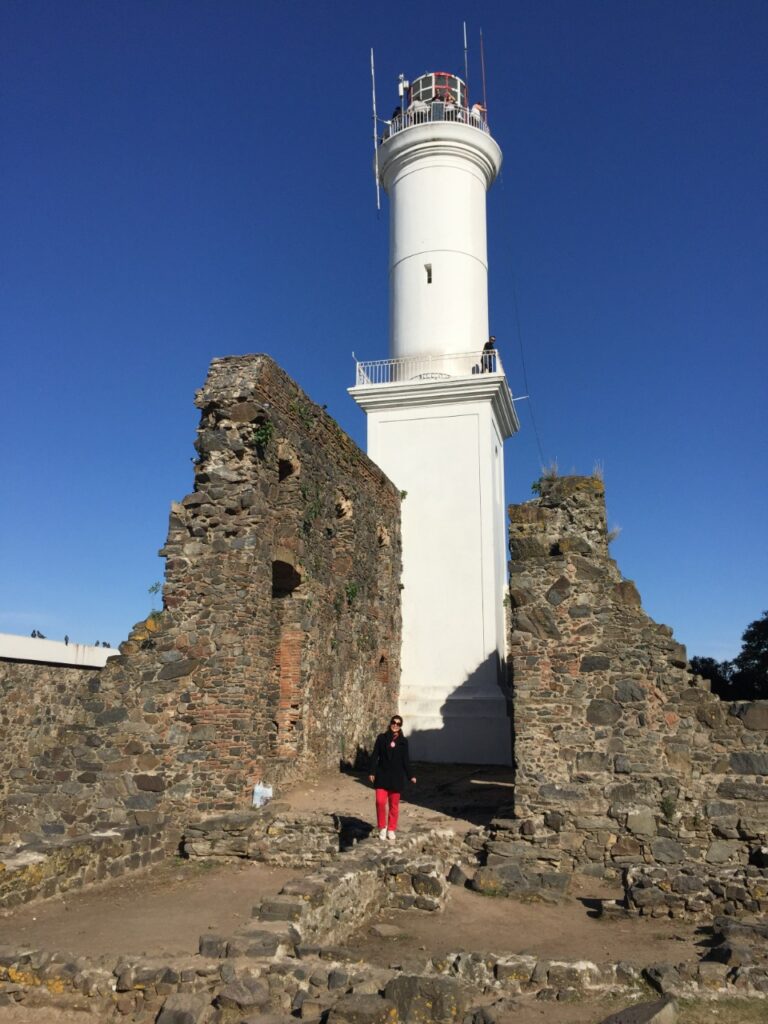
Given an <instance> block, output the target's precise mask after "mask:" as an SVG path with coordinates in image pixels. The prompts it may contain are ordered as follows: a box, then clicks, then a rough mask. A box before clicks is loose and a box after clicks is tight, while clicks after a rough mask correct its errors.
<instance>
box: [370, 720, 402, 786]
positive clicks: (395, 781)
mask: <svg viewBox="0 0 768 1024" xmlns="http://www.w3.org/2000/svg"><path fill="white" fill-rule="evenodd" d="M393 741H394V744H395V745H394V747H393V746H392V742H393ZM368 774H369V775H373V776H374V783H373V784H374V786H375V787H376V788H377V789H388V790H389V791H390V793H402V792H403V790H404V789H405V787H406V784H407V783H408V782H409V780H410V778H411V764H410V761H409V760H408V740H407V739H406V738H405V736H403V735H402V734H400V735H398V736H395V734H394V733H393V732H392V730H391V729H388V730H387V732H383V733H382V734H381V736H378V737H377V738H376V743H375V744H374V747H373V754H371V768H370V771H369V773H368Z"/></svg>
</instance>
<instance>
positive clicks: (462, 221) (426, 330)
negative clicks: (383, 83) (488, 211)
mask: <svg viewBox="0 0 768 1024" xmlns="http://www.w3.org/2000/svg"><path fill="white" fill-rule="evenodd" d="M379 166H380V174H381V180H382V183H383V185H384V188H385V189H386V191H387V194H388V195H389V198H390V358H392V359H397V358H403V357H407V356H411V355H423V354H431V355H442V354H445V353H452V352H469V351H472V350H474V349H478V350H479V349H481V348H482V347H483V345H484V343H485V342H486V341H487V340H488V252H487V241H486V226H485V224H486V219H485V194H486V191H487V189H488V188H489V187H490V185H491V183H492V182H493V180H494V178H495V177H496V175H497V174H498V171H499V169H500V167H501V150H500V149H499V147H498V145H497V144H496V142H495V141H494V140H493V138H491V136H490V135H487V134H485V133H484V132H481V131H479V130H478V129H477V128H472V127H470V126H468V125H465V124H457V123H452V122H437V123H435V122H432V123H430V124H424V125H417V126H415V127H412V128H407V129H405V130H404V131H402V132H400V133H398V134H397V135H394V136H392V137H391V138H390V139H388V140H387V141H386V142H385V143H384V144H383V145H382V146H381V149H380V152H379ZM427 266H429V267H431V283H429V280H428V274H427V269H426V268H427Z"/></svg>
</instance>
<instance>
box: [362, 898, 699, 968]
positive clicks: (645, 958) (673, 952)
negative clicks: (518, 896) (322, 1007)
mask: <svg viewBox="0 0 768 1024" xmlns="http://www.w3.org/2000/svg"><path fill="white" fill-rule="evenodd" d="M597 889H598V887H597V886H595V888H594V889H592V888H582V889H581V890H580V891H579V890H578V889H577V890H576V891H575V893H574V896H579V897H581V899H589V898H590V897H594V896H595V892H596V890H597ZM590 902H591V900H590ZM591 913H592V912H591V911H589V910H588V907H587V906H585V905H584V904H583V903H582V902H581V901H580V899H577V898H572V899H571V900H569V901H567V902H564V903H560V904H557V905H548V904H544V903H520V902H518V901H517V900H507V899H503V898H493V897H489V896H482V895H480V894H479V893H475V892H471V891H470V890H468V889H452V890H451V893H450V898H449V900H448V903H447V905H446V908H445V910H444V911H443V912H442V913H434V914H431V913H419V912H415V911H402V910H400V911H398V910H390V911H385V912H384V913H382V915H381V916H380V917H379V918H378V921H377V922H375V923H380V922H381V923H387V924H391V925H394V926H395V927H397V928H398V929H400V930H401V931H402V935H401V936H398V937H396V938H391V939H381V938H377V937H376V935H375V934H374V933H373V932H372V930H371V929H372V927H373V926H372V925H371V926H369V927H367V928H365V929H363V930H362V932H360V933H358V935H356V936H355V937H354V938H353V939H352V940H351V941H350V943H349V947H350V949H354V950H355V954H356V955H357V956H359V957H360V958H361V959H364V960H367V961H370V962H371V963H375V964H378V965H381V966H388V965H389V964H392V963H398V962H400V961H403V962H406V963H407V962H417V961H419V960H420V959H421V960H423V959H424V957H425V956H427V955H428V954H433V955H434V954H440V953H460V952H488V953H528V954H531V955H533V956H537V957H549V958H552V959H557V958H558V957H562V958H566V959H583V960H593V961H596V962H598V963H599V962H603V963H606V962H613V963H615V962H617V961H619V960H625V961H627V962H628V963H632V964H635V965H638V966H641V967H644V966H646V965H647V964H649V963H653V961H655V960H660V961H666V962H670V963H679V962H680V961H682V960H689V959H694V958H698V957H699V956H701V948H699V947H698V946H697V943H698V942H700V941H701V936H700V935H698V934H697V930H696V927H695V926H694V925H691V924H686V923H684V922H680V921H671V920H669V919H661V920H645V919H641V920H627V921H616V920H613V921H611V920H600V919H598V918H595V917H593V916H591Z"/></svg>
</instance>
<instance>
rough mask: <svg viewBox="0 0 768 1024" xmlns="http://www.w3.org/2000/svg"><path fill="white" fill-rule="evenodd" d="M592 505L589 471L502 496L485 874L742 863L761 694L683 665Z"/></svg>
mask: <svg viewBox="0 0 768 1024" xmlns="http://www.w3.org/2000/svg"><path fill="white" fill-rule="evenodd" d="M604 502H605V498H604V488H603V484H602V481H600V480H598V479H596V478H594V477H564V478H559V479H553V480H546V479H545V480H542V481H541V495H540V497H539V498H537V499H536V500H533V501H530V502H527V503H526V504H523V505H517V506H512V507H511V508H510V550H511V554H512V562H511V565H510V569H511V575H510V596H511V614H510V633H509V652H510V662H511V670H512V679H513V687H514V695H513V708H514V727H515V767H516V780H515V803H514V817H512V816H507V817H506V818H505V817H504V816H503V815H500V819H499V820H498V821H497V822H495V823H494V827H493V830H492V835H491V839H490V842H489V843H488V845H487V852H488V863H489V865H490V866H491V867H492V868H493V867H496V868H500V870H496V871H494V872H486V874H489V875H493V874H496V875H499V876H501V875H503V874H504V870H506V872H507V874H508V875H509V878H510V886H511V887H512V888H514V887H515V885H514V884H513V883H517V884H520V885H522V886H523V887H525V886H526V885H529V884H530V885H531V886H532V887H534V888H535V887H536V886H538V885H540V884H541V879H542V873H543V874H544V875H547V873H549V881H548V886H545V887H550V888H555V889H557V888H561V885H559V881H561V879H560V880H558V877H557V874H556V872H557V871H558V870H559V869H562V868H564V869H566V871H568V870H571V869H572V868H574V867H578V868H580V869H581V870H587V871H595V872H596V873H602V872H603V871H604V870H605V869H606V868H608V869H611V868H614V869H620V868H622V867H624V866H629V865H632V864H637V863H654V862H658V863H662V864H671V863H676V862H681V861H684V860H691V861H694V862H702V863H705V864H707V865H710V866H711V865H723V866H724V867H732V866H734V865H739V864H741V865H745V864H747V862H748V861H750V860H751V861H752V862H753V863H755V862H756V861H757V859H759V858H760V857H761V856H762V855H761V854H760V847H761V845H765V843H766V839H768V786H767V785H765V784H764V782H765V777H766V775H768V702H757V703H754V704H748V705H746V704H730V705H729V704H726V703H722V702H721V701H719V700H718V699H717V698H716V697H714V696H712V695H711V694H710V693H709V689H708V684H706V683H705V682H704V681H703V680H701V679H699V678H697V677H695V676H692V675H691V674H690V673H689V671H688V669H687V658H686V652H685V648H684V647H683V646H682V645H681V644H679V643H677V642H676V641H675V640H674V638H673V636H672V630H671V629H669V627H667V626H663V625H658V624H657V623H655V622H654V621H653V620H652V619H650V618H649V616H648V615H646V613H645V612H644V611H643V609H642V607H641V603H640V596H639V594H638V592H637V590H636V588H635V585H634V583H632V582H631V581H630V580H625V579H624V578H623V577H622V575H621V573H620V571H619V569H618V567H617V566H616V563H615V562H614V561H613V559H611V558H610V556H609V553H608V543H607V533H606V517H605V503H604ZM521 867H522V869H523V872H524V875H525V877H524V878H523V879H522V880H521V879H520V875H519V870H518V869H519V868H521ZM553 872H555V874H553ZM481 881H482V878H481ZM499 881H500V877H497V878H496V882H497V883H498V882H499ZM753 909H754V908H753Z"/></svg>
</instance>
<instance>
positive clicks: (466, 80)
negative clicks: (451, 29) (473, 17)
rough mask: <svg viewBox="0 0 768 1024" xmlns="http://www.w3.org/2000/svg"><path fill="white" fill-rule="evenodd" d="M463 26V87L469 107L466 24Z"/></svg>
mask: <svg viewBox="0 0 768 1024" xmlns="http://www.w3.org/2000/svg"><path fill="white" fill-rule="evenodd" d="M463 24H464V85H465V87H466V90H467V93H466V96H467V106H469V62H468V60H467V23H466V21H465V22H464V23H463Z"/></svg>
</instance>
